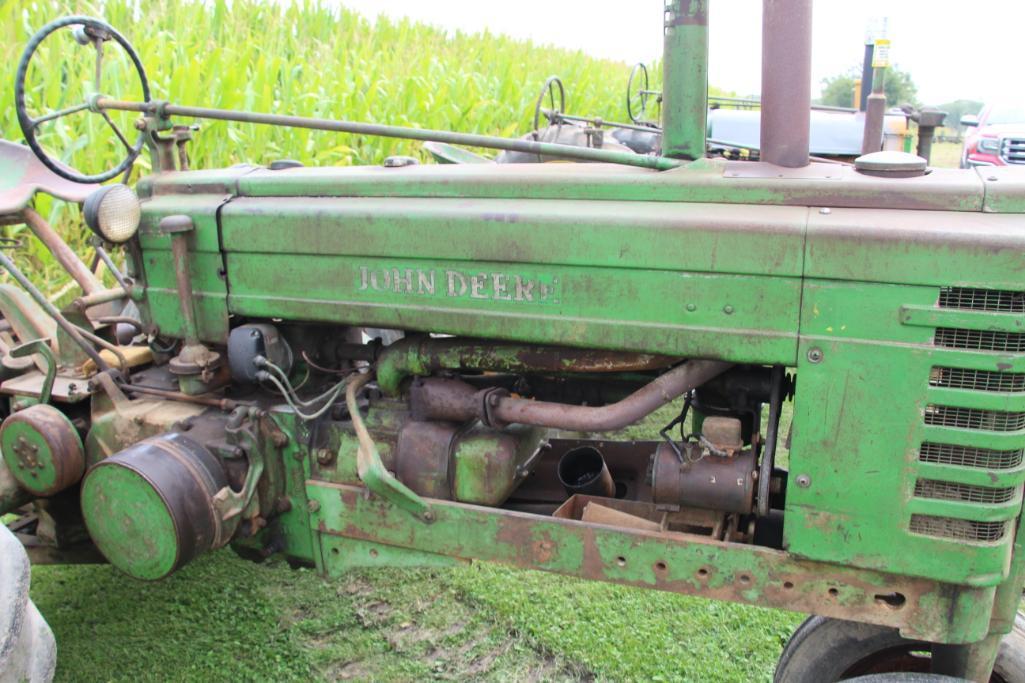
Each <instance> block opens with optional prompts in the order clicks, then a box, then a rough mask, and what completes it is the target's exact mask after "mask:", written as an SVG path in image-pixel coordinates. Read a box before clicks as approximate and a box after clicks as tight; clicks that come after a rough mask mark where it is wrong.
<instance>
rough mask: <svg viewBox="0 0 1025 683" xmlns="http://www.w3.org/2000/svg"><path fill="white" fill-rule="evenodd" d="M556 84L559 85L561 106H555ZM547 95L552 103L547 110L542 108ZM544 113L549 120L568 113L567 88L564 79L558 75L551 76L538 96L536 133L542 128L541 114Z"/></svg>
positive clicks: (535, 108) (535, 114) (535, 107)
mask: <svg viewBox="0 0 1025 683" xmlns="http://www.w3.org/2000/svg"><path fill="white" fill-rule="evenodd" d="M555 86H559V106H558V107H556V106H555ZM545 96H547V97H548V101H549V104H550V105H551V106H550V107H549V108H548V110H547V111H545V110H544V109H542V108H541V105H542V104H544V101H545ZM542 113H543V114H544V115H545V116H546V117H547V118H548V120H549V121H553V122H554V121H555V120H556V119H558V117H559V115H560V114H565V113H566V89H565V88H563V87H562V80H561V79H560V78H559V77H558V76H549V77H548V80H546V81H545V84H544V86H542V88H541V94H539V95H538V96H537V104H536V105H534V133H535V134H537V131H539V130H541V114H542Z"/></svg>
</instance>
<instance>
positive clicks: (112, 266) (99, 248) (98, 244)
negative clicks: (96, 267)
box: [93, 239, 131, 296]
mask: <svg viewBox="0 0 1025 683" xmlns="http://www.w3.org/2000/svg"><path fill="white" fill-rule="evenodd" d="M93 248H94V249H95V250H96V255H97V256H99V257H100V260H101V261H103V263H104V264H105V265H106V266H107V270H109V271H110V274H111V275H113V276H114V279H115V280H117V283H118V284H119V285H121V289H123V290H125V295H126V296H131V287H130V286H129V285H128V282H127V281H126V280H125V276H124V275H123V274H122V273H121V270H120V269H119V268H118V267H117V264H116V263H114V259H112V258H111V257H110V253H109V252H108V251H107V250H106V249H104V248H103V243H102V241H101V240H99V239H97V240H96V241H95V242H94V243H93Z"/></svg>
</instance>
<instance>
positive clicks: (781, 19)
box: [760, 0, 812, 168]
mask: <svg viewBox="0 0 1025 683" xmlns="http://www.w3.org/2000/svg"><path fill="white" fill-rule="evenodd" d="M811 3H812V0H763V2H762V121H761V143H760V146H761V160H762V161H765V162H768V163H770V164H775V165H776V166H785V167H787V168H801V167H802V166H807V165H808V163H809V158H808V157H809V149H810V138H811Z"/></svg>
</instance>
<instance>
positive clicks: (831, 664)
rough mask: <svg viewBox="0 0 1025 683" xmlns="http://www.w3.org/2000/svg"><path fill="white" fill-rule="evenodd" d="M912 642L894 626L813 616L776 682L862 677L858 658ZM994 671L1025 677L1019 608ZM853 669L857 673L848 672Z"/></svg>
mask: <svg viewBox="0 0 1025 683" xmlns="http://www.w3.org/2000/svg"><path fill="white" fill-rule="evenodd" d="M913 644H915V641H909V640H907V639H906V638H902V637H901V635H900V634H899V633H898V632H897V630H896V629H893V628H887V627H885V626H875V625H872V624H862V623H858V622H853V621H843V620H840V619H827V618H825V617H810V618H809V619H806V620H805V621H804V623H802V624H801V625H800V626H798V627H797V630H796V631H794V634H793V635H792V636H791V637H790V640H789V641H788V642H787V644H786V647H784V648H783V654H782V655H781V656H780V658H779V662H778V664H777V665H776V674H775V676H774V677H773V682H774V683H808V682H809V681H815V682H816V683H834V682H835V681H842V680H861V679H859V678H857V676H858V675H859V674H867V673H868V672H858V671H856V670H855V671H852V668H853V667H855V666H856V665H857V664H858V663H859V662H862V661H864V660H866V659H867V658H869V657H870V656H872V655H875V654H879V653H882V652H885V651H887V650H898V649H902V648H907V646H908V645H913ZM921 649H923V650H927V649H929V644H928V643H921ZM849 672H850V673H849ZM994 674H995V675H994V679H995V680H1000V681H1002V682H1003V683H1025V617H1023V616H1022V615H1020V614H1019V615H1018V618H1017V619H1016V620H1015V625H1014V630H1013V631H1012V632H1011V633H1009V634H1008V635H1007V636H1006V637H1005V638H1004V641H1003V642H1002V643H1001V645H1000V653H999V655H998V657H997V663H996V668H995V669H994ZM851 675H853V676H854V678H846V676H851ZM905 675H911V674H905ZM918 675H919V676H921V675H922V674H918ZM863 677H864V676H863ZM884 680H893V681H901V680H908V681H914V680H918V679H914V678H909V679H900V678H895V679H893V678H891V679H884ZM924 680H930V679H928V678H927V679H924ZM940 680H942V679H940Z"/></svg>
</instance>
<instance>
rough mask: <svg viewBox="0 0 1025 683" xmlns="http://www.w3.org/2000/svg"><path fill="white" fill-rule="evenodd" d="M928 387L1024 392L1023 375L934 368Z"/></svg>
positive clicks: (1024, 375) (1024, 379)
mask: <svg viewBox="0 0 1025 683" xmlns="http://www.w3.org/2000/svg"><path fill="white" fill-rule="evenodd" d="M929 385H930V386H933V387H948V388H950V389H974V390H976V391H1001V392H1011V391H1025V373H1021V372H992V371H990V370H966V369H964V368H941V367H935V368H933V369H932V372H930V373H929Z"/></svg>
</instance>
